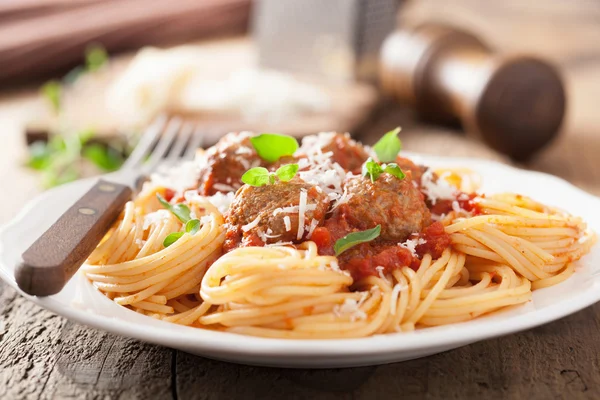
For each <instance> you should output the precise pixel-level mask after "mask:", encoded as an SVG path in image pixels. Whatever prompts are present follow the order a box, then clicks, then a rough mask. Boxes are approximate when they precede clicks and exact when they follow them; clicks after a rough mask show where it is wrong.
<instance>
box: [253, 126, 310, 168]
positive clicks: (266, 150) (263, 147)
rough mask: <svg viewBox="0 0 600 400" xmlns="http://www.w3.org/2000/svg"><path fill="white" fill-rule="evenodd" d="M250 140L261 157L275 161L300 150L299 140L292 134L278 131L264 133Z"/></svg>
mask: <svg viewBox="0 0 600 400" xmlns="http://www.w3.org/2000/svg"><path fill="white" fill-rule="evenodd" d="M250 142H251V143H252V146H254V149H255V150H256V152H257V153H258V155H259V157H260V158H262V159H263V160H265V161H268V162H275V161H277V160H279V159H280V158H281V157H283V156H291V155H292V154H294V153H295V152H296V150H298V142H297V141H296V139H294V138H293V137H291V136H286V135H279V134H277V133H263V134H261V135H258V136H254V137H251V138H250Z"/></svg>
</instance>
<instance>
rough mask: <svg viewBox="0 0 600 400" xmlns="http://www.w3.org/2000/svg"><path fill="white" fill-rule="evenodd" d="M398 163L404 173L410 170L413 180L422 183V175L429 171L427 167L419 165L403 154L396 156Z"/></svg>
mask: <svg viewBox="0 0 600 400" xmlns="http://www.w3.org/2000/svg"><path fill="white" fill-rule="evenodd" d="M396 164H398V166H399V167H400V168H401V169H402V171H404V173H408V172H410V174H411V178H412V179H413V181H415V182H417V183H418V184H419V185H420V184H421V177H422V176H423V174H424V173H425V171H427V167H425V166H423V165H417V164H415V163H414V162H413V161H412V160H409V159H408V158H404V157H401V156H398V157H396Z"/></svg>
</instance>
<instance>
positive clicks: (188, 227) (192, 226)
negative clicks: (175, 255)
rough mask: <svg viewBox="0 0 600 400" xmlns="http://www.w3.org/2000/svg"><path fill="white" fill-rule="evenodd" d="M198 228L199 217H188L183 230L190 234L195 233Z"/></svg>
mask: <svg viewBox="0 0 600 400" xmlns="http://www.w3.org/2000/svg"><path fill="white" fill-rule="evenodd" d="M199 229H200V220H199V219H190V220H189V221H188V222H187V223H186V224H185V231H186V232H187V233H189V234H190V235H195V234H196V232H198V230H199Z"/></svg>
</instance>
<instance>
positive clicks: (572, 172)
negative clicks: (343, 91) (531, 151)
mask: <svg viewBox="0 0 600 400" xmlns="http://www.w3.org/2000/svg"><path fill="white" fill-rule="evenodd" d="M461 2H462V3H465V4H466V5H465V7H466V8H464V9H462V11H461V9H460V7H458V8H456V9H455V14H452V13H450V14H445V16H446V17H447V18H450V17H451V18H457V19H460V18H464V17H465V14H467V15H468V16H473V15H474V14H477V13H484V12H483V11H481V9H480V6H479V5H478V4H480V3H477V2H475V1H474V0H462V1H461ZM461 2H459V3H461ZM430 3H431V2H425V1H423V2H421V3H420V6H419V7H413V9H411V10H410V12H411V13H412V15H413V16H414V18H417V19H418V17H419V15H421V14H427V13H429V14H427V15H431V14H433V15H435V14H436V10H435V7H431V9H428V8H427V7H428V6H429V5H430ZM508 3H510V4H512V3H516V1H512V2H508ZM552 4H554V6H555V7H557V9H558V11H557V13H556V15H558V14H559V12H560V13H562V12H563V11H564V10H562V9H561V8H560V6H559V5H558V4H559V3H557V2H552ZM561 4H562V3H561ZM456 10H458V11H456ZM465 10H466V11H465ZM486 10H487V9H486ZM467 11H468V12H467ZM497 11H498V10H496V11H494V10H492V12H491V14H489V15H490V18H491V20H492V21H496V22H498V21H499V20H501V19H502V18H503V17H506V15H507V12H510V7H509V11H506V9H502V12H497ZM446 12H447V10H446V9H445V8H444V13H446ZM516 14H518V16H519V17H520V18H521V19H519V18H516V20H517V27H516V28H515V27H514V26H513V27H511V28H510V29H512V30H516V31H517V32H519V27H521V28H523V29H525V28H524V25H525V24H524V23H523V24H522V25H518V22H519V21H523V20H524V18H522V17H523V16H522V15H521V14H519V13H516ZM449 15H450V16H449ZM553 15H554V14H553ZM556 15H555V16H556ZM597 15H600V14H598V13H596V14H593V13H583V12H582V13H581V15H579V14H578V15H577V16H586V17H589V18H588V19H582V21H583V22H581V23H579V22H578V24H573V25H572V26H571V25H569V29H568V30H567V31H566V32H563V31H560V29H558V31H560V34H558V33H557V32H555V31H554V30H556V29H557V28H556V25H554V24H550V23H549V22H547V21H546V19H545V18H546V16H542V17H543V19H544V21H546V22H545V23H543V24H541V25H538V26H537V29H538V30H539V31H538V34H539V35H541V36H540V37H542V38H543V39H544V40H543V43H544V44H545V45H544V46H545V47H544V46H538V47H537V50H538V52H542V53H545V54H547V55H549V56H550V57H553V58H554V59H555V61H556V62H557V63H559V65H561V66H562V67H563V69H564V72H565V76H566V81H567V84H568V89H569V95H570V98H569V100H570V108H569V114H568V118H567V122H566V125H565V132H564V134H563V136H562V137H561V138H560V139H559V140H557V141H556V142H555V143H554V144H553V145H552V146H550V147H549V148H548V149H546V150H544V151H543V152H542V153H540V154H539V155H538V156H537V157H536V158H535V159H533V160H531V161H530V162H529V163H527V164H525V165H521V166H522V167H525V168H531V169H535V170H540V171H545V172H548V173H553V174H556V175H559V176H561V177H563V178H565V179H567V180H569V181H570V182H572V183H574V184H576V185H578V186H580V187H582V188H583V189H585V190H588V191H590V192H592V193H594V194H596V195H600V157H598V155H599V154H600V135H599V134H598V130H599V129H600V113H599V112H598V111H597V109H596V108H597V95H598V94H600V51H598V49H597V45H596V44H597V43H598V41H597V40H596V38H597V37H598V36H599V35H600V30H598V29H597V28H596V30H593V29H592V26H597V25H595V22H594V21H596V18H594V17H595V16H597ZM494 18H496V19H495V20H494ZM512 20H513V21H514V20H515V18H513V19H512ZM578 21H579V20H578ZM585 21H588V22H589V21H591V23H588V24H586V23H585ZM497 26H500V27H501V26H502V23H501V21H500V22H498V24H497ZM482 29H483V30H484V31H485V27H482ZM498 29H501V28H498ZM505 29H506V30H510V29H509V28H508V27H506V26H505ZM544 29H545V30H544ZM540 31H541V33H540ZM552 34H554V37H555V38H556V39H557V40H549V39H548V35H550V36H552ZM544 35H546V36H544ZM565 35H567V36H568V37H569V40H566V39H564V37H565ZM500 36H501V37H502V40H498V41H497V44H498V45H499V46H500V47H504V48H506V49H511V48H514V49H517V50H518V49H527V48H529V47H531V48H533V47H534V45H533V43H535V40H536V39H535V38H532V36H530V35H524V36H523V38H522V40H519V41H514V42H511V41H509V40H508V39H506V37H504V36H502V35H500ZM513 37H514V36H513ZM582 38H586V40H587V47H586V46H584V45H583V44H582ZM537 40H539V37H538V38H537ZM511 43H512V44H511ZM565 43H570V44H572V46H567V45H565ZM511 46H512V47H511ZM34 103H35V100H34V99H33V98H32V96H31V94H28V93H24V94H22V93H12V94H6V95H5V96H4V97H3V98H1V99H0V128H1V130H0V139H1V142H0V143H1V144H0V188H2V190H3V196H2V207H0V223H3V222H6V221H7V220H8V219H9V218H10V217H12V215H14V213H15V212H16V211H17V210H18V209H19V208H20V207H21V205H22V204H23V203H24V202H25V201H26V200H27V199H29V198H30V197H31V196H33V195H34V194H35V193H37V191H38V189H37V180H36V178H35V176H33V175H32V174H31V173H29V172H27V171H24V170H22V169H20V168H19V167H18V165H19V162H21V161H22V159H23V155H24V151H25V149H24V146H23V144H22V143H21V141H22V138H21V137H20V135H19V124H20V121H22V120H23V119H25V118H26V117H27V114H28V113H29V112H31V109H32V107H34ZM397 125H402V126H403V127H404V131H403V134H402V137H403V141H404V147H405V148H406V149H409V150H412V151H419V152H427V153H435V154H446V155H459V156H476V157H483V158H489V159H495V160H498V161H501V162H509V161H508V160H506V159H504V158H503V157H502V156H500V155H498V154H495V153H493V152H492V151H490V150H489V149H487V148H485V147H484V146H482V145H481V144H478V143H474V142H471V141H469V140H467V139H466V138H464V137H462V136H461V135H460V134H459V133H458V132H453V131H451V130H446V129H441V128H438V127H432V126H427V125H423V124H421V123H418V122H417V121H415V120H414V119H413V118H412V116H411V115H410V113H407V112H405V111H402V110H400V109H398V108H397V107H388V108H386V109H384V110H383V111H382V112H381V113H380V114H379V115H378V116H377V117H376V118H375V120H374V121H373V122H372V123H371V124H370V125H369V127H368V129H367V132H366V134H365V137H364V140H365V141H366V142H372V141H373V140H374V138H375V137H377V136H378V135H380V134H381V133H382V132H385V131H386V130H387V129H389V128H391V127H395V126H397ZM599 332H600V304H598V305H595V306H592V307H589V308H587V309H585V310H583V311H581V312H579V313H576V314H574V315H572V316H570V317H567V318H564V319H562V320H559V321H557V322H553V323H550V324H547V325H545V326H542V327H539V328H536V329H532V330H530V331H526V332H522V333H519V334H515V335H511V336H507V337H502V338H498V339H492V340H487V341H484V342H480V343H476V344H473V345H470V346H466V347H462V348H459V349H456V350H452V351H448V352H445V353H442V354H438V355H434V356H430V357H427V358H423V359H419V360H413V361H407V362H403V363H396V364H390V365H384V366H379V367H364V368H353V369H344V370H285V369H274V368H258V367H249V366H241V365H235V364H228V363H224V362H217V361H212V360H208V359H205V358H202V357H196V356H192V355H189V354H186V353H183V352H180V351H177V350H172V349H168V348H164V347H160V346H155V345H151V344H145V343H142V342H139V341H137V340H133V339H128V338H123V337H120V336H115V335H112V334H108V333H104V332H101V331H97V330H95V329H90V328H87V327H84V326H81V325H79V324H76V323H73V322H70V321H67V320H66V319H64V318H61V317H59V316H56V315H54V314H52V313H50V312H47V311H45V310H43V309H41V308H39V307H38V306H36V305H34V304H32V303H30V302H28V301H26V300H25V299H23V298H21V297H20V296H18V295H17V294H16V293H15V292H14V291H13V290H11V289H10V288H8V287H7V286H6V285H5V284H3V283H1V282H0V399H21V398H32V399H34V398H42V399H50V398H123V399H129V398H140V399H148V398H175V399H177V398H181V399H194V398H199V399H218V398H219V399H220V398H226V399H237V398H240V399H253V398H257V399H263V398H265V399H266V398H290V399H291V398H323V399H327V398H348V399H354V398H357V399H370V398H406V399H413V398H415V399H417V398H428V399H451V398H486V399H487V398H492V399H493V398H498V399H499V398H530V399H550V398H559V399H578V398H589V399H594V398H600V359H599V356H600V340H598V334H599Z"/></svg>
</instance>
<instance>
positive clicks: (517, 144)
mask: <svg viewBox="0 0 600 400" xmlns="http://www.w3.org/2000/svg"><path fill="white" fill-rule="evenodd" d="M380 68H381V70H380V78H381V84H382V88H383V90H384V92H386V93H388V94H391V95H392V96H394V97H395V98H396V99H397V100H399V101H400V102H402V103H408V104H410V105H412V106H414V107H415V108H416V110H417V111H418V112H419V114H421V115H422V116H423V117H425V118H428V119H431V120H434V121H437V122H452V121H456V120H457V119H458V120H459V121H460V122H461V123H462V125H463V127H464V128H465V130H466V131H467V132H469V133H472V134H475V135H477V136H479V137H480V138H481V139H482V140H483V141H484V142H485V143H487V144H488V145H489V146H490V147H492V148H494V149H495V150H497V151H500V152H502V153H505V154H507V155H509V156H511V157H512V158H514V159H517V160H524V159H526V158H528V157H529V156H531V155H532V154H533V153H534V152H535V151H537V150H539V149H540V148H541V147H543V146H544V145H545V144H547V143H548V142H549V141H550V140H551V139H553V138H554V137H555V136H556V135H557V133H558V131H559V128H560V125H561V122H562V120H563V116H564V114H565V107H566V96H565V90H564V88H563V84H562V80H561V77H560V75H559V73H558V72H557V70H556V69H555V68H554V67H553V66H552V65H550V64H548V63H547V62H545V61H543V60H540V59H537V58H534V57H529V56H514V57H510V56H501V55H499V54H497V53H495V52H494V51H493V50H492V49H491V47H490V46H488V45H487V44H485V43H484V42H482V41H481V40H480V39H478V38H477V37H475V36H474V35H473V34H471V33H468V32H466V31H463V30H460V29H457V28H453V27H449V26H446V25H439V24H425V25H421V26H419V27H417V28H414V29H412V30H397V31H395V32H393V33H392V34H390V36H388V38H387V39H386V40H385V42H384V44H383V47H382V51H381V67H380Z"/></svg>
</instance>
